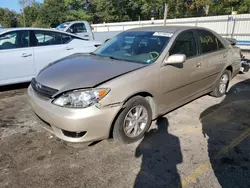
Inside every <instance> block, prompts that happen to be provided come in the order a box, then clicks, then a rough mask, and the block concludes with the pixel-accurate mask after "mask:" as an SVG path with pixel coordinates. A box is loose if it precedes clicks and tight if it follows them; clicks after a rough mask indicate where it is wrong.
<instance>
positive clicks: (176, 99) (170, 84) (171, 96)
mask: <svg viewBox="0 0 250 188" xmlns="http://www.w3.org/2000/svg"><path fill="white" fill-rule="evenodd" d="M174 54H185V55H186V57H187V59H186V62H185V63H184V64H180V65H167V66H163V67H161V69H160V77H161V78H160V80H161V89H162V93H163V97H164V100H163V101H165V105H164V106H162V109H169V108H171V107H172V106H176V105H178V103H180V102H181V101H183V100H185V99H187V98H189V97H190V96H192V95H194V94H196V93H198V92H200V91H201V90H202V87H203V85H202V83H201V79H202V78H203V70H202V68H201V64H202V57H201V56H199V54H198V43H197V40H196V38H195V33H194V31H193V30H188V31H184V32H182V33H180V34H179V35H178V36H177V38H176V40H175V42H174V43H173V45H172V47H171V48H170V51H169V55H174Z"/></svg>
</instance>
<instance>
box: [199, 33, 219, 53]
mask: <svg viewBox="0 0 250 188" xmlns="http://www.w3.org/2000/svg"><path fill="white" fill-rule="evenodd" d="M197 33H198V36H199V41H200V47H201V53H202V54H205V53H209V52H214V51H217V50H218V46H217V38H216V37H215V36H214V35H213V34H212V33H211V32H209V31H206V30H197Z"/></svg>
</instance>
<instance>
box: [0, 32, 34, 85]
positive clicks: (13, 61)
mask: <svg viewBox="0 0 250 188" xmlns="http://www.w3.org/2000/svg"><path fill="white" fill-rule="evenodd" d="M33 58H34V56H33V48H32V47H30V39H29V31H27V30H23V31H11V32H8V33H4V34H2V35H0V85H5V84H11V83H19V82H26V81H30V80H31V78H32V77H33V76H34V75H35V72H36V71H35V66H34V61H33V60H34V59H33Z"/></svg>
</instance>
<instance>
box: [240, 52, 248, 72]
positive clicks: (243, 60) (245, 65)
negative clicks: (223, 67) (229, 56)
mask: <svg viewBox="0 0 250 188" xmlns="http://www.w3.org/2000/svg"><path fill="white" fill-rule="evenodd" d="M249 69H250V62H249V60H247V59H246V58H245V56H243V55H242V56H241V67H240V73H244V72H248V71H249Z"/></svg>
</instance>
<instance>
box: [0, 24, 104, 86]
mask: <svg viewBox="0 0 250 188" xmlns="http://www.w3.org/2000/svg"><path fill="white" fill-rule="evenodd" d="M100 45H101V43H100V42H96V41H86V40H85V39H83V38H81V37H79V36H76V35H73V34H70V33H66V32H62V31H55V30H50V29H39V28H11V29H1V30H0V86H1V85H8V84H14V83H22V82H28V81H30V80H31V79H32V78H33V77H35V76H36V75H37V74H38V73H39V71H40V70H41V69H43V68H44V67H45V66H46V65H48V64H49V63H52V62H54V61H56V60H58V59H61V58H64V57H66V56H69V55H72V54H75V53H90V52H92V51H94V50H95V49H96V48H97V47H98V46H100Z"/></svg>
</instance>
